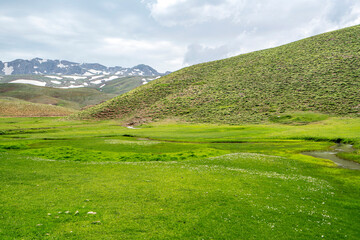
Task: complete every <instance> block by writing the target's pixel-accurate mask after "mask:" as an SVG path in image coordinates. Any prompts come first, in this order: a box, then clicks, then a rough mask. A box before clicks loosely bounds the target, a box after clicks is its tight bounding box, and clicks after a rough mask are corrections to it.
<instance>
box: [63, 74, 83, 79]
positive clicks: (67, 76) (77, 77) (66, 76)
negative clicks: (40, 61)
mask: <svg viewBox="0 0 360 240" xmlns="http://www.w3.org/2000/svg"><path fill="white" fill-rule="evenodd" d="M63 77H65V78H72V79H74V80H78V79H86V78H87V77H80V76H70V75H64V76H63Z"/></svg>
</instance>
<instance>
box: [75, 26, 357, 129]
mask: <svg viewBox="0 0 360 240" xmlns="http://www.w3.org/2000/svg"><path fill="white" fill-rule="evenodd" d="M359 37H360V26H355V27H350V28H346V29H342V30H338V31H334V32H330V33H325V34H321V35H318V36H314V37H311V38H307V39H304V40H300V41H297V42H294V43H290V44H287V45H284V46H280V47H277V48H273V49H267V50H262V51H257V52H253V53H249V54H243V55H240V56H236V57H232V58H228V59H224V60H219V61H214V62H209V63H204V64H199V65H195V66H191V67H188V68H184V69H182V70H179V71H177V72H175V73H172V74H170V75H168V76H165V77H162V78H160V79H159V80H156V81H153V82H151V83H149V84H147V85H144V86H141V87H139V88H136V89H135V90H133V91H131V92H129V93H126V94H123V95H121V96H119V97H116V98H114V99H112V100H109V101H107V102H105V103H103V104H100V105H97V106H95V107H93V108H90V109H88V110H87V111H84V112H81V113H80V114H79V115H78V117H80V118H118V119H121V120H123V121H124V122H125V123H127V124H138V123H143V122H146V121H154V120H157V119H165V118H176V119H181V120H185V121H192V122H212V123H230V124H237V123H243V122H259V121H264V120H267V119H268V118H269V117H270V116H274V115H276V114H279V113H283V112H291V111H314V112H321V113H326V114H334V115H343V116H359V112H360V59H359V58H360V41H359Z"/></svg>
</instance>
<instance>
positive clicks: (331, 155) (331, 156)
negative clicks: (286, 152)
mask: <svg viewBox="0 0 360 240" xmlns="http://www.w3.org/2000/svg"><path fill="white" fill-rule="evenodd" d="M331 150H332V151H327V152H303V153H302V154H304V155H308V156H312V157H317V158H324V159H328V160H331V161H333V162H334V163H335V164H336V165H338V166H339V167H342V168H347V169H355V170H360V164H359V163H356V162H353V161H348V160H345V159H342V158H339V157H337V156H336V154H337V153H339V152H352V151H354V148H353V147H352V145H350V144H338V145H336V146H333V147H331Z"/></svg>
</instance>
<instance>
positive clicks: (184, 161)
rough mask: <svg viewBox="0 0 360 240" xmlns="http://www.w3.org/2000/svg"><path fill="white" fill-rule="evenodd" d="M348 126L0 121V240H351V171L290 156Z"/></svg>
mask: <svg viewBox="0 0 360 240" xmlns="http://www.w3.org/2000/svg"><path fill="white" fill-rule="evenodd" d="M359 128H360V121H359V119H339V118H330V119H327V120H324V121H321V122H320V123H312V124H308V125H301V126H294V125H283V124H268V125H244V126H227V125H205V124H203V125H193V124H183V125H177V124H174V123H163V124H159V123H157V124H152V125H146V126H142V127H141V129H128V128H124V127H122V126H120V124H119V122H116V121H102V122H93V121H64V120H62V119H59V118H0V129H2V131H1V132H0V133H1V135H0V181H1V182H2V184H1V187H0V238H1V239H357V238H358V236H359V235H360V230H359V229H360V225H359V223H360V214H359V213H360V200H359V196H360V172H359V171H354V170H346V169H341V168H337V167H336V166H335V165H334V164H333V163H332V162H330V161H327V160H324V159H316V158H313V157H310V156H305V155H302V154H299V153H300V152H302V151H309V150H319V149H324V150H325V149H327V148H328V147H329V146H331V145H333V144H334V143H331V142H328V141H325V140H332V139H334V138H342V139H343V140H351V141H355V142H357V143H359V136H358V133H359V131H357V130H358V129H359ZM330 129H331V131H329V130H330ZM351 130H352V131H351ZM131 136H137V137H131ZM311 137H313V139H317V140H318V141H315V142H314V141H309V140H306V139H310V138H311ZM151 139H154V140H151ZM304 139H305V140H304ZM320 139H322V140H324V141H319V140H320ZM163 140H169V141H163ZM94 212H96V214H91V213H94Z"/></svg>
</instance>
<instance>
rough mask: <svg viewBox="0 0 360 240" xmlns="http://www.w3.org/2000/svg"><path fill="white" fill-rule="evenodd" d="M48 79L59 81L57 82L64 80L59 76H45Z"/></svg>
mask: <svg viewBox="0 0 360 240" xmlns="http://www.w3.org/2000/svg"><path fill="white" fill-rule="evenodd" d="M45 77H47V78H52V79H57V80H62V79H63V78H62V77H57V76H45Z"/></svg>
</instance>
